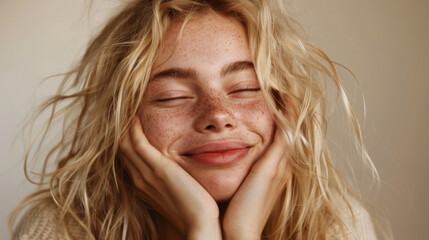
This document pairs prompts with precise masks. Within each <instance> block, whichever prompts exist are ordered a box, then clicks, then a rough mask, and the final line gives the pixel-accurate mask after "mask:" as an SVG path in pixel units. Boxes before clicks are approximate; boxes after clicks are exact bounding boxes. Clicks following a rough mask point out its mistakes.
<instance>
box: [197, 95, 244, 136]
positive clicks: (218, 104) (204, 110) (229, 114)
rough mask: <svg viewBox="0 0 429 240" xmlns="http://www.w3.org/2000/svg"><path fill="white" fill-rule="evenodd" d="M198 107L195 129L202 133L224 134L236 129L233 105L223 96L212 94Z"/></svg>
mask: <svg viewBox="0 0 429 240" xmlns="http://www.w3.org/2000/svg"><path fill="white" fill-rule="evenodd" d="M197 105H198V106H197V107H196V108H197V109H196V118H195V128H196V129H197V131H199V132H202V133H208V132H222V131H226V130H232V129H234V128H235V127H236V118H235V115H234V111H233V109H232V105H231V103H229V102H228V100H227V99H226V97H225V96H222V95H221V94H210V95H207V96H205V97H204V98H203V99H201V100H200V103H199V104H197Z"/></svg>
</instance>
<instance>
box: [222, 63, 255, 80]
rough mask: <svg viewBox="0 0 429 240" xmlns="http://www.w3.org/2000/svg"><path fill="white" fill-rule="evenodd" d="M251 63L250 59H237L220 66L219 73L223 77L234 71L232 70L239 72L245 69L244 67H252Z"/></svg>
mask: <svg viewBox="0 0 429 240" xmlns="http://www.w3.org/2000/svg"><path fill="white" fill-rule="evenodd" d="M253 67H254V66H253V63H252V62H250V61H237V62H233V63H230V64H228V65H226V66H225V67H223V68H222V70H221V73H220V75H221V76H222V77H225V76H226V75H228V74H231V73H234V72H239V71H241V70H246V69H249V68H251V69H253Z"/></svg>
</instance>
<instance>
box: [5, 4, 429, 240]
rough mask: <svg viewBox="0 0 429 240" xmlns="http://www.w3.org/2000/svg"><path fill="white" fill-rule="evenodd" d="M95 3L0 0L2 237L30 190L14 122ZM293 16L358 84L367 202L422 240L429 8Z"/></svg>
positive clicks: (83, 31)
mask: <svg viewBox="0 0 429 240" xmlns="http://www.w3.org/2000/svg"><path fill="white" fill-rule="evenodd" d="M100 2H101V1H96V3H95V5H94V7H93V9H92V13H91V14H90V17H89V18H88V17H87V15H86V12H85V6H84V4H85V1H84V0H80V1H68V0H56V1H48V0H39V1H30V0H14V1H6V0H1V1H0V81H1V88H0V109H1V112H0V114H1V124H0V129H1V132H0V152H1V153H2V157H1V161H0V191H1V194H0V203H1V206H0V222H1V226H2V227H1V228H0V238H1V239H7V238H8V237H7V232H6V227H5V226H6V219H7V215H8V213H9V212H10V210H11V208H12V207H13V206H14V205H15V204H16V203H17V202H18V201H19V200H20V199H22V198H23V197H24V196H25V195H26V194H28V193H29V192H30V191H31V189H32V187H31V186H30V185H29V184H26V183H25V180H24V176H23V171H22V160H21V159H22V156H23V153H24V152H23V151H24V143H25V141H26V140H25V138H23V137H22V135H18V134H19V132H18V131H19V126H20V124H21V123H22V120H23V119H24V118H25V116H26V115H27V114H28V112H29V111H30V110H32V109H33V108H34V107H35V106H36V105H35V103H38V102H39V103H40V101H41V100H42V99H43V98H44V97H45V96H47V95H49V94H53V93H54V91H55V87H56V83H55V81H49V82H47V83H46V84H43V85H41V87H39V85H40V82H41V81H42V79H43V78H45V77H47V76H49V75H52V74H56V73H61V72H64V71H66V70H67V69H69V67H70V66H71V64H72V63H74V62H75V61H76V60H77V59H78V57H79V56H80V55H81V54H82V51H83V50H84V48H85V46H86V43H87V41H88V39H89V38H90V36H91V34H93V33H94V29H95V28H96V26H98V25H99V23H100V22H102V20H103V19H104V18H105V17H106V16H108V15H109V11H111V9H113V7H114V6H115V4H116V2H115V1H112V0H110V1H106V0H105V1H103V3H100ZM291 11H293V12H296V13H297V14H298V17H297V18H298V20H299V21H300V22H301V23H302V25H303V26H304V28H305V29H306V30H307V32H308V33H309V35H310V36H311V38H312V39H313V40H314V42H315V43H316V44H317V45H318V46H320V47H321V48H322V49H323V50H324V51H326V52H327V53H328V55H329V56H330V57H331V58H332V59H333V60H335V61H338V62H340V63H343V64H345V65H346V66H347V67H349V68H350V69H351V70H352V71H353V73H354V74H355V75H356V76H357V78H358V80H359V82H360V83H361V88H362V91H363V94H364V96H365V99H366V117H364V116H363V115H364V114H363V110H362V109H363V108H362V105H361V104H360V103H359V101H358V100H359V98H358V100H357V101H356V107H357V109H358V110H359V111H358V116H359V118H360V119H361V120H362V122H363V120H365V123H364V124H363V129H362V131H363V134H364V139H365V143H366V146H367V148H368V151H369V153H370V155H371V157H372V159H373V161H374V163H375V165H376V167H377V168H378V170H379V174H380V177H381V180H382V183H381V186H380V187H381V191H380V192H379V193H378V194H376V195H374V196H370V198H371V199H373V200H374V201H376V203H377V204H378V205H379V206H381V207H382V208H383V209H385V210H386V212H387V215H388V217H389V219H390V221H391V224H392V230H393V232H394V236H395V239H427V220H426V216H428V215H429V211H428V209H429V207H428V206H427V203H428V202H429V190H428V189H429V188H428V186H427V185H428V184H429V177H428V174H427V173H426V172H427V171H428V170H429V164H428V162H429V161H428V160H429V158H428V153H429V151H428V149H429V147H428V146H429V130H428V126H427V124H428V122H429V113H428V107H427V105H428V104H429V94H428V93H427V92H428V89H429V78H428V77H427V76H428V75H429V74H428V69H429V45H428V43H429V2H428V1H425V0H408V1H399V0H378V1H374V0H361V1H351V0H300V1H296V4H295V6H294V7H292V9H291ZM344 78H345V80H348V81H350V79H351V77H350V76H349V75H347V74H346V75H345V77H344ZM345 85H348V83H347V82H346V83H345ZM351 86H353V84H351ZM352 91H353V89H352ZM357 96H359V94H357ZM336 134H338V133H336ZM17 135H18V137H17V138H15V137H16V136H17ZM14 138H15V141H14ZM332 138H333V139H335V138H337V139H340V138H341V136H336V135H335V134H334V136H333V137H332ZM337 142H338V141H337ZM334 150H335V149H334ZM337 151H341V149H340V150H337ZM334 155H335V154H334ZM338 155H341V154H338ZM343 155H344V153H343ZM361 188H362V189H363V190H365V189H367V188H368V186H367V185H364V184H362V186H361ZM372 192H373V191H372Z"/></svg>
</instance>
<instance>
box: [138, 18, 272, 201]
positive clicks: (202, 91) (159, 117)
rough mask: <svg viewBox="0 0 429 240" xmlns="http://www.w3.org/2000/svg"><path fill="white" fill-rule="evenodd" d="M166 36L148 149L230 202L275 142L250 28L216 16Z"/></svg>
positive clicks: (149, 101)
mask: <svg viewBox="0 0 429 240" xmlns="http://www.w3.org/2000/svg"><path fill="white" fill-rule="evenodd" d="M180 28H181V23H180V22H178V23H175V24H173V26H172V27H171V28H170V29H169V30H168V32H167V34H166V35H165V38H164V40H165V46H164V48H163V49H161V52H160V57H159V60H158V61H157V62H156V63H155V69H154V78H153V80H152V81H151V82H150V83H149V85H148V88H147V91H146V93H145V101H144V103H143V104H142V108H141V109H142V111H141V115H140V118H141V121H142V125H143V130H144V132H145V134H146V137H147V138H148V140H149V142H150V143H151V144H152V145H153V146H155V147H156V148H157V149H158V150H159V151H161V152H162V153H163V154H165V155H166V156H168V157H169V158H171V159H173V160H174V161H176V162H177V163H178V164H179V165H180V166H181V167H182V168H183V169H185V171H187V172H188V173H189V174H190V175H191V176H192V177H194V178H195V179H196V180H197V181H198V182H199V183H200V184H201V185H202V186H203V187H204V188H205V189H206V190H207V191H208V192H209V193H210V194H211V196H212V197H213V198H214V199H215V200H216V201H228V200H229V199H230V198H231V197H232V196H233V195H234V193H235V192H236V191H237V189H238V188H239V186H240V184H241V183H242V182H243V180H244V179H245V177H246V176H247V174H248V173H249V170H250V168H251V166H252V164H253V163H254V162H255V161H257V160H258V159H259V158H260V156H261V155H262V154H263V153H264V152H265V150H266V149H267V147H268V146H269V144H270V143H271V141H272V137H273V132H274V122H273V119H272V118H271V115H270V113H269V111H268V109H267V106H266V104H265V101H264V99H263V97H262V94H261V92H260V91H259V85H258V81H257V77H256V74H255V71H254V68H253V65H252V62H251V58H250V52H249V45H248V41H247V36H246V32H245V29H244V27H243V26H242V25H241V24H240V23H239V22H238V21H236V20H234V19H231V18H226V17H223V16H221V15H218V14H214V13H209V14H207V15H204V16H201V17H197V18H196V19H193V20H191V21H189V22H188V23H187V24H186V26H185V28H184V31H183V35H182V37H181V39H180V41H179V42H176V40H177V37H178V33H179V31H180Z"/></svg>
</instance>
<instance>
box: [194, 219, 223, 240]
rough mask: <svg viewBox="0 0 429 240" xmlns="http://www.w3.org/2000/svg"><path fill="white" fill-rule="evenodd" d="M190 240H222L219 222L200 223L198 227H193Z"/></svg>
mask: <svg viewBox="0 0 429 240" xmlns="http://www.w3.org/2000/svg"><path fill="white" fill-rule="evenodd" d="M187 239H188V240H200V239H208V240H220V239H222V233H221V229H220V224H219V221H210V222H204V223H203V222H199V223H198V224H197V226H195V227H193V228H192V229H191V230H190V231H189V232H188V237H187Z"/></svg>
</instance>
